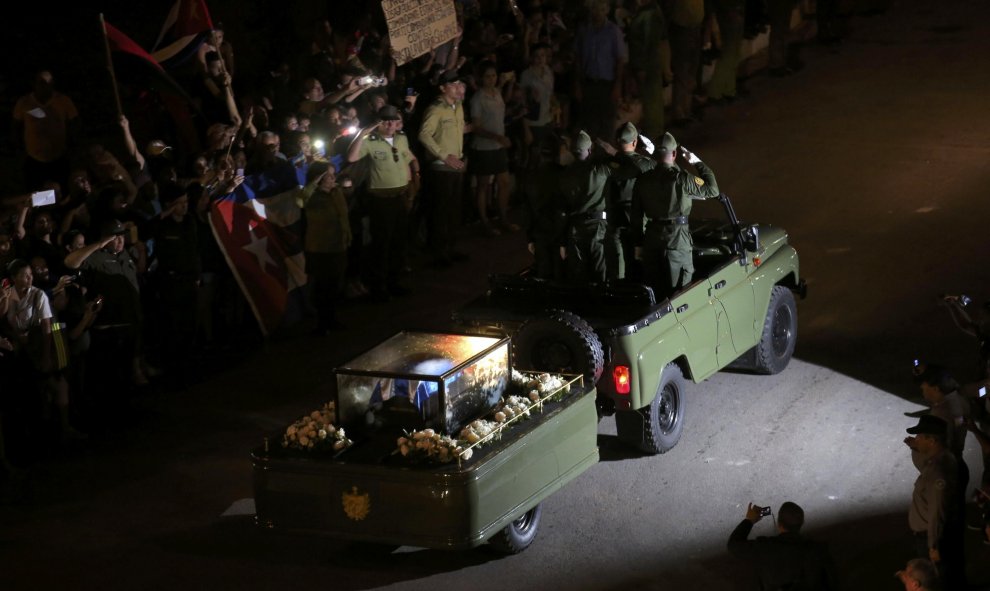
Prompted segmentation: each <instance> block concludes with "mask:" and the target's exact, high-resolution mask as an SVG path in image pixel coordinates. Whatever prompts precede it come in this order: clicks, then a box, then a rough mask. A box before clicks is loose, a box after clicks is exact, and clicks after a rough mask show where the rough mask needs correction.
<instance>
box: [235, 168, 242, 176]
mask: <svg viewBox="0 0 990 591" xmlns="http://www.w3.org/2000/svg"><path fill="white" fill-rule="evenodd" d="M236 176H244V169H243V168H238V169H237V172H236Z"/></svg>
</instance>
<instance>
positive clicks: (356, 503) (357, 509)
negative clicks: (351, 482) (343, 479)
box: [341, 486, 371, 521]
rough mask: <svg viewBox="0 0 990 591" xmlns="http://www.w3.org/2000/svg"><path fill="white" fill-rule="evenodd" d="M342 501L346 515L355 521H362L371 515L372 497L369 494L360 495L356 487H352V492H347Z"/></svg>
mask: <svg viewBox="0 0 990 591" xmlns="http://www.w3.org/2000/svg"><path fill="white" fill-rule="evenodd" d="M341 501H342V503H343V505H344V513H346V514H347V516H348V517H350V518H351V519H353V520H354V521H361V520H362V519H364V518H365V517H367V516H368V513H371V496H370V495H368V493H364V494H359V493H358V489H357V487H356V486H352V487H351V492H345V493H344V494H343V497H342V499H341Z"/></svg>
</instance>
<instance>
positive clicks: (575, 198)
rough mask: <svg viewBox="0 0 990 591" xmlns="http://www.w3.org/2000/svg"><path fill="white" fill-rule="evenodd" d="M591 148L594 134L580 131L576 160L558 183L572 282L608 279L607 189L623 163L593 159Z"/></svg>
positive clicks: (561, 240)
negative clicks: (605, 242) (606, 274)
mask: <svg viewBox="0 0 990 591" xmlns="http://www.w3.org/2000/svg"><path fill="white" fill-rule="evenodd" d="M591 148H592V142H591V136H589V135H588V134H587V133H586V132H584V131H580V132H578V134H577V135H576V136H575V137H574V141H573V143H572V145H571V150H572V151H573V152H574V158H575V159H574V162H573V163H572V164H571V165H570V166H568V167H566V168H565V169H564V170H563V171H561V174H560V179H559V183H558V186H557V196H556V197H557V211H558V212H559V216H560V221H561V222H562V223H561V224H560V233H559V234H558V244H559V247H560V257H561V258H562V259H564V263H565V268H566V270H567V279H568V280H570V281H589V282H601V281H605V248H604V244H603V240H604V239H605V220H606V218H607V215H606V212H605V188H606V184H607V182H608V179H609V178H610V177H611V176H612V175H613V174H614V173H615V171H617V170H618V169H619V165H618V164H617V163H615V162H602V161H598V160H593V159H592V158H591Z"/></svg>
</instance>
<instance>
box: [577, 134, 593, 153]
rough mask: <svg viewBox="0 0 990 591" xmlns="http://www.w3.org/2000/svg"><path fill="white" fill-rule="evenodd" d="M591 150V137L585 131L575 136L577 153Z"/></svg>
mask: <svg viewBox="0 0 990 591" xmlns="http://www.w3.org/2000/svg"><path fill="white" fill-rule="evenodd" d="M590 149H591V136H590V135H588V133H587V132H585V131H584V130H583V129H582V130H581V131H579V132H578V133H577V135H576V136H574V147H573V150H574V151H575V152H577V151H578V150H590Z"/></svg>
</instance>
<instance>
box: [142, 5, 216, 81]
mask: <svg viewBox="0 0 990 591" xmlns="http://www.w3.org/2000/svg"><path fill="white" fill-rule="evenodd" d="M212 31H213V20H212V19H210V11H209V10H207V9H206V2H205V0H175V4H173V5H172V10H171V11H169V13H168V16H167V17H165V24H164V25H162V31H161V33H159V34H158V41H156V42H155V48H154V53H153V55H154V56H155V59H156V60H158V62H159V63H160V64H162V66H164V67H165V68H168V69H171V68H174V67H176V66H180V65H182V64H183V63H184V62H185V61H186V60H188V59H189V58H190V57H192V56H193V55H195V54H196V52H197V51H199V47H200V45H202V44H203V42H204V41H206V40H207V38H208V37H209V35H210V34H211V33H212Z"/></svg>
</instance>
